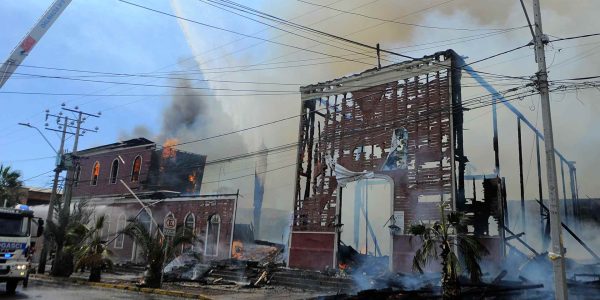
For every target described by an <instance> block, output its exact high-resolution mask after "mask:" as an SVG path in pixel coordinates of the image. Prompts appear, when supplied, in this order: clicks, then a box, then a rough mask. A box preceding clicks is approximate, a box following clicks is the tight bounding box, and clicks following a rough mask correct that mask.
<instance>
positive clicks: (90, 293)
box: [0, 280, 181, 300]
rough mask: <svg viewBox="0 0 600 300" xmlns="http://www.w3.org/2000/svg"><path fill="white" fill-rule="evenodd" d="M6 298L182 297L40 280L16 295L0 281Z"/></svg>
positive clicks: (0, 299) (1, 296)
mask: <svg viewBox="0 0 600 300" xmlns="http://www.w3.org/2000/svg"><path fill="white" fill-rule="evenodd" d="M5 299H11V300H12V299H57V300H71V299H77V300H79V299H85V300H99V299H181V298H173V297H168V296H161V295H152V294H146V293H137V292H130V291H121V290H117V289H103V288H95V287H89V286H83V285H73V284H56V283H45V282H39V281H33V280H30V281H29V287H28V288H26V289H23V287H22V286H21V285H19V287H18V288H17V293H16V294H15V295H7V294H6V293H5V285H4V284H3V283H0V300H5Z"/></svg>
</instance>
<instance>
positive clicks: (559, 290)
mask: <svg viewBox="0 0 600 300" xmlns="http://www.w3.org/2000/svg"><path fill="white" fill-rule="evenodd" d="M533 15H534V32H535V35H534V44H535V56H536V61H537V64H538V72H537V74H536V75H537V85H538V89H539V91H540V96H541V106H542V121H543V124H544V146H545V147H544V148H545V152H546V172H547V176H546V177H547V180H548V195H549V200H548V206H549V211H548V214H549V216H548V217H549V218H550V238H551V239H552V252H550V253H549V255H548V256H549V257H550V261H551V262H552V269H553V271H554V292H555V298H556V299H567V280H566V275H565V260H564V248H563V244H562V228H561V220H560V204H559V200H558V181H557V177H556V161H555V157H554V134H553V133H552V115H551V113H550V94H549V91H548V72H547V70H546V56H545V52H544V44H545V43H547V42H548V38H547V37H546V36H545V35H544V33H543V30H542V14H541V9H540V1H539V0H533Z"/></svg>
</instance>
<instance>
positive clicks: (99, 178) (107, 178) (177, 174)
mask: <svg viewBox="0 0 600 300" xmlns="http://www.w3.org/2000/svg"><path fill="white" fill-rule="evenodd" d="M175 143H176V141H174V140H168V141H167V143H165V145H164V146H163V147H162V149H158V147H157V145H156V143H154V142H153V141H150V140H148V139H145V138H137V139H131V140H127V141H122V142H118V143H113V144H108V145H103V146H98V147H94V148H89V149H85V150H81V151H79V152H78V153H77V158H76V159H75V162H74V163H75V176H74V182H73V196H74V197H93V196H98V195H102V196H106V195H118V194H124V193H127V189H126V188H125V186H124V185H122V184H121V183H120V180H123V181H124V182H125V183H127V185H128V186H129V187H130V188H131V189H132V190H134V191H136V192H149V191H158V190H168V191H173V192H178V193H182V194H194V193H198V192H199V191H200V183H201V182H202V175H203V172H204V165H205V164H206V156H205V155H199V154H194V153H189V152H184V151H181V150H177V149H175V147H174V144H175Z"/></svg>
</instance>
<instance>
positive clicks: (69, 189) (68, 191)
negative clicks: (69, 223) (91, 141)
mask: <svg viewBox="0 0 600 300" xmlns="http://www.w3.org/2000/svg"><path fill="white" fill-rule="evenodd" d="M63 106H64V105H63ZM62 109H63V110H64V111H68V112H72V113H74V114H76V115H77V121H76V123H77V125H75V126H74V128H75V141H74V142H73V150H72V151H71V154H70V156H71V161H73V160H74V159H76V157H77V146H78V144H79V137H80V136H81V135H83V134H82V133H81V131H83V132H84V133H85V132H88V131H89V132H98V127H96V128H94V129H87V128H82V127H81V124H83V123H84V122H85V120H86V119H87V117H95V118H99V117H100V115H101V114H102V113H100V112H99V113H98V114H91V113H86V112H83V111H81V110H79V107H77V106H75V109H70V108H66V107H63V108H62ZM71 127H73V126H71ZM75 169H76V168H75V166H74V164H72V163H71V164H69V166H68V167H67V181H66V185H65V192H64V199H65V202H64V207H63V209H64V210H65V212H66V213H67V214H68V213H69V212H70V210H71V198H72V197H73V184H74V183H75V176H76V174H75Z"/></svg>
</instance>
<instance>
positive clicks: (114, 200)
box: [73, 194, 237, 205]
mask: <svg viewBox="0 0 600 300" xmlns="http://www.w3.org/2000/svg"><path fill="white" fill-rule="evenodd" d="M236 197H237V194H214V195H193V196H181V197H169V198H165V199H150V198H141V199H140V200H141V201H142V202H144V203H146V202H150V203H152V202H156V201H160V202H188V201H224V200H227V201H235V199H236ZM81 200H84V198H77V199H73V201H74V202H77V201H81ZM85 200H89V201H90V203H93V204H102V205H110V204H130V203H139V202H138V201H137V200H136V199H134V198H133V197H123V196H121V197H103V198H100V197H92V198H85Z"/></svg>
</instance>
